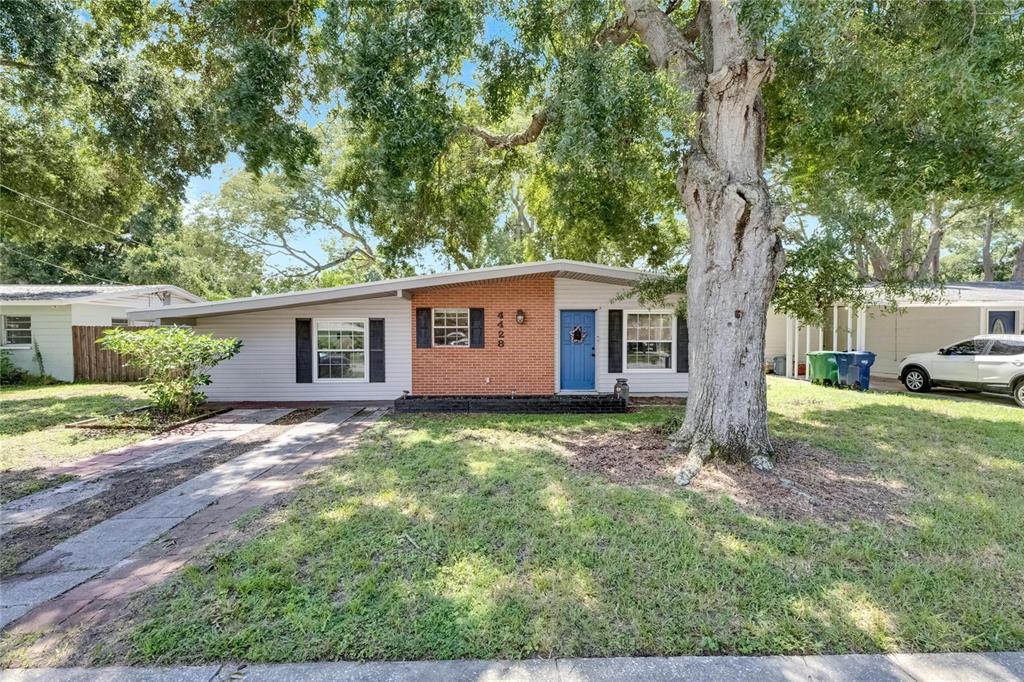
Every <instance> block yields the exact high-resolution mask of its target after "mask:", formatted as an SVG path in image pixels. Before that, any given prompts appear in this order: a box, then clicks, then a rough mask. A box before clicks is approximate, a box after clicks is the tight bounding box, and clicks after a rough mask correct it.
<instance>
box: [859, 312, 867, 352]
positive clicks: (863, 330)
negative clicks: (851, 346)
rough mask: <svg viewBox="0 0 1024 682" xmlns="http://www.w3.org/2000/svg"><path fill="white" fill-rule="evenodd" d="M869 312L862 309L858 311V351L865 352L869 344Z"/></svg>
mask: <svg viewBox="0 0 1024 682" xmlns="http://www.w3.org/2000/svg"><path fill="white" fill-rule="evenodd" d="M867 325H868V311H867V310H865V309H861V310H858V311H857V350H864V346H866V345H867V343H868V330H867Z"/></svg>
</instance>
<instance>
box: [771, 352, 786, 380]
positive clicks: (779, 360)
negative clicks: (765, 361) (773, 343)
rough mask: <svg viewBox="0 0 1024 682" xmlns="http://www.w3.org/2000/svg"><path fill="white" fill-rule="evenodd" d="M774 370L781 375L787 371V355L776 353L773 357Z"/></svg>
mask: <svg viewBox="0 0 1024 682" xmlns="http://www.w3.org/2000/svg"><path fill="white" fill-rule="evenodd" d="M772 371H773V372H774V373H775V374H778V375H779V376H782V375H783V374H785V373H786V356H785V355H776V356H775V357H774V358H772Z"/></svg>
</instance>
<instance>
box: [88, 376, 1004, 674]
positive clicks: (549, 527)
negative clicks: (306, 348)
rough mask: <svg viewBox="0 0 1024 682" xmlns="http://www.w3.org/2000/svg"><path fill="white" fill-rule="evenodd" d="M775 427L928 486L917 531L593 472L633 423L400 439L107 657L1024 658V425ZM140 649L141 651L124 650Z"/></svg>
mask: <svg viewBox="0 0 1024 682" xmlns="http://www.w3.org/2000/svg"><path fill="white" fill-rule="evenodd" d="M769 401H770V407H771V421H772V427H773V430H774V432H775V433H776V434H777V435H779V436H781V437H784V438H787V439H796V440H803V441H807V442H810V443H814V444H817V445H819V446H822V447H825V448H830V449H832V450H834V451H835V452H837V453H838V454H839V455H840V456H841V457H842V458H849V459H852V460H857V461H860V462H866V463H868V464H870V465H871V466H873V467H874V468H875V474H876V475H877V476H879V477H884V478H886V479H889V480H895V481H899V482H901V483H902V484H904V485H906V486H907V487H908V489H909V490H910V491H911V492H912V497H911V501H910V502H908V504H909V508H908V509H907V510H906V512H907V516H908V517H909V519H910V520H911V523H910V524H909V525H896V524H889V525H885V524H881V523H873V522H871V523H869V522H858V521H854V522H851V523H846V524H837V525H826V524H824V523H820V522H815V521H804V522H785V521H780V520H778V519H776V518H772V517H767V516H762V515H758V514H754V513H751V512H747V511H744V510H743V509H741V508H740V507H738V506H737V505H736V504H735V503H733V502H731V501H729V500H728V499H725V498H713V497H709V496H706V495H703V494H700V493H696V492H692V491H688V490H682V489H677V488H674V487H673V486H651V485H647V486H626V485H620V484H614V483H611V482H609V481H607V480H606V479H604V478H602V477H600V476H597V475H585V474H580V473H578V472H575V471H574V470H572V469H571V468H569V467H568V466H567V464H566V463H565V461H564V459H562V458H561V457H560V456H559V455H558V454H556V453H555V451H554V450H555V446H554V445H553V441H552V439H553V438H565V437H571V436H572V434H573V432H574V431H576V430H578V429H580V428H581V427H595V426H597V427H601V428H604V429H609V430H610V429H634V428H637V427H638V426H640V425H643V424H650V423H656V422H660V421H663V420H664V419H666V418H667V417H668V416H669V415H670V414H671V412H670V408H657V409H649V410H645V411H642V412H639V413H633V414H629V415H621V416H606V417H585V416H467V417H458V418H437V417H403V418H398V419H395V420H393V421H390V422H387V423H383V424H381V425H380V427H379V428H378V429H376V430H375V431H373V432H372V433H371V434H370V435H368V436H367V437H366V438H364V440H363V442H362V444H361V446H360V447H359V448H358V450H357V451H356V452H355V453H353V454H351V455H349V456H346V457H342V458H340V459H339V460H338V462H337V463H336V464H335V465H334V466H333V467H332V468H331V469H330V471H329V472H327V473H325V474H323V475H322V476H321V477H320V478H319V479H318V480H317V481H316V482H315V483H314V484H312V485H310V486H307V487H306V488H305V489H304V490H303V491H302V492H301V493H300V494H299V496H298V497H297V498H296V500H295V501H294V502H293V503H292V504H291V505H290V506H289V507H288V508H286V509H285V510H284V511H282V512H278V513H277V517H274V516H272V517H271V518H270V520H266V519H265V520H264V522H263V523H262V525H260V524H257V525H258V526H259V527H261V528H262V530H260V531H258V532H256V534H255V535H254V537H252V538H250V539H248V540H246V541H245V542H243V543H241V544H239V545H236V546H233V547H222V548H220V549H218V550H217V551H216V553H214V554H213V555H211V556H210V557H209V558H208V560H207V561H202V562H199V563H198V564H196V565H193V566H191V567H189V568H188V569H186V570H185V571H184V572H183V574H182V575H181V576H179V578H178V579H176V580H175V581H174V582H172V583H171V584H169V585H168V586H165V587H164V588H162V589H160V590H159V591H158V592H157V593H155V594H151V595H148V596H147V598H146V601H145V607H144V608H143V611H142V614H141V615H139V616H137V618H136V620H135V621H134V624H133V626H132V628H131V629H130V630H129V631H128V632H127V634H123V639H120V640H119V641H118V642H117V643H115V645H114V646H113V648H112V649H107V652H108V655H111V654H113V653H114V652H117V651H120V654H121V655H125V656H126V657H127V658H128V659H129V660H132V661H134V662H147V663H168V662H197V661H210V660H246V661H304V660H333V659H423V658H439V659H446V658H467V657H472V658H521V657H531V656H612V655H671V654H695V653H700V654H716V653H739V654H755V653H761V654H783V653H825V652H879V651H946V650H998V649H1011V650H1015V649H1021V648H1024V590H1022V589H1021V585H1024V503H1022V502H1021V499H1022V497H1021V491H1022V490H1024V410H1019V409H1016V408H1013V407H1002V406H998V405H991V404H982V403H973V402H956V401H948V400H941V399H935V398H930V397H918V396H912V395H906V394H904V395H899V394H881V393H870V394H855V393H851V392H840V391H837V390H834V389H825V388H819V387H814V386H809V385H806V384H798V383H796V382H789V381H783V380H774V381H772V382H771V383H770V388H769ZM125 642H127V644H125Z"/></svg>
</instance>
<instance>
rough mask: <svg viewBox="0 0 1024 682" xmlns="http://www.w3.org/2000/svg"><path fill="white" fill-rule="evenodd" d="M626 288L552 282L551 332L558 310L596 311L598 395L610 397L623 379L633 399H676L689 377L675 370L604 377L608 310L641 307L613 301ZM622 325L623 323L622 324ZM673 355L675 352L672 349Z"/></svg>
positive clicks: (573, 281)
mask: <svg viewBox="0 0 1024 682" xmlns="http://www.w3.org/2000/svg"><path fill="white" fill-rule="evenodd" d="M625 289H626V288H625V287H621V286H618V285H614V284H600V283H597V282H587V281H583V280H576V279H565V278H562V277H559V278H557V279H555V329H556V330H557V329H558V325H559V314H558V311H559V310H596V311H597V313H596V315H595V317H596V324H597V330H596V332H597V339H595V354H596V356H597V357H596V361H597V367H596V375H595V384H596V388H597V390H598V391H599V392H601V393H610V392H611V391H612V389H613V388H614V386H615V380H616V379H617V378H619V377H625V378H626V380H627V381H628V382H629V390H630V392H631V393H633V394H634V395H643V394H648V395H678V394H682V393H685V392H686V391H687V389H688V386H689V383H688V380H689V375H688V374H685V373H679V372H676V371H675V370H664V371H650V370H646V371H640V372H637V371H629V370H626V371H623V372H622V373H621V374H609V373H608V309H609V308H620V309H622V310H624V311H625V310H640V309H643V308H644V306H642V305H640V303H639V302H638V301H636V300H633V299H625V300H622V301H613V300H612V299H614V298H615V297H616V296H617V295H618V294H619V293H620V292H622V291H624V290H625ZM677 298H678V297H672V298H671V299H670V300H669V301H668V302H666V304H665V306H664V307H665V308H668V309H672V308H674V307H675V305H676V301H677ZM623 324H625V319H624V320H623ZM558 341H559V339H558V334H556V335H555V338H554V340H553V343H554V346H555V382H556V383H557V382H558V375H559V372H558V348H559V343H558ZM672 351H673V352H675V348H673V349H672Z"/></svg>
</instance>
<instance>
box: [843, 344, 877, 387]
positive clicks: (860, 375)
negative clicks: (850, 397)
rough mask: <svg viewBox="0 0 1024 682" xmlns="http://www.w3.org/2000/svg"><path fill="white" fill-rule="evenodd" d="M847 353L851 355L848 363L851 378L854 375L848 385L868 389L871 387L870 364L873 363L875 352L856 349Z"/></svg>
mask: <svg viewBox="0 0 1024 682" xmlns="http://www.w3.org/2000/svg"><path fill="white" fill-rule="evenodd" d="M849 355H852V356H853V362H851V363H850V375H851V378H853V377H855V379H854V381H853V382H852V383H851V384H850V385H851V386H852V387H853V388H856V389H858V390H861V391H866V390H868V388H870V387H871V365H873V364H875V354H874V353H872V352H870V351H866V350H858V351H853V352H852V353H849Z"/></svg>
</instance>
